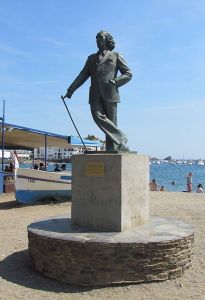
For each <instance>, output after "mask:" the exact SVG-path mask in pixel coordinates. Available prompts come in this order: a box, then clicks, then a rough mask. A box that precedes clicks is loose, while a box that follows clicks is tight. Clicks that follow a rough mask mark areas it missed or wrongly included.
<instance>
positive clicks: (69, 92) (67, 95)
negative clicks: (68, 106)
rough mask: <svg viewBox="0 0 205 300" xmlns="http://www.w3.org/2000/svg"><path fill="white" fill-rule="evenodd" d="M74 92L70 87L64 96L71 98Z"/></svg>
mask: <svg viewBox="0 0 205 300" xmlns="http://www.w3.org/2000/svg"><path fill="white" fill-rule="evenodd" d="M72 94H73V93H72V92H71V90H69V89H68V90H67V93H66V95H65V96H64V98H69V99H70V98H71V97H72Z"/></svg>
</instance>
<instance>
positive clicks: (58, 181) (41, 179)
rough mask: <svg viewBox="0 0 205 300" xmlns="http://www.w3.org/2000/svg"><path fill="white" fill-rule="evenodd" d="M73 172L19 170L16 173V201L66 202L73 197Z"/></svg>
mask: <svg viewBox="0 0 205 300" xmlns="http://www.w3.org/2000/svg"><path fill="white" fill-rule="evenodd" d="M71 181H72V178H71V172H68V173H67V172H47V171H40V170H35V169H23V168H19V169H17V172H16V179H15V187H16V192H15V193H16V200H17V201H18V202H20V203H35V202H38V201H41V200H44V199H48V198H50V199H55V200H66V199H68V198H69V197H70V196H71Z"/></svg>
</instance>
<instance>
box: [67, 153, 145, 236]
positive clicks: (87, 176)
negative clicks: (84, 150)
mask: <svg viewBox="0 0 205 300" xmlns="http://www.w3.org/2000/svg"><path fill="white" fill-rule="evenodd" d="M72 165H73V169H72V175H73V182H72V210H71V216H72V224H73V225H77V226H80V227H82V228H89V230H93V231H106V232H109V231H110V232H116V231H118V232H121V231H124V230H127V229H129V228H131V227H135V226H138V225H141V224H144V223H146V222H148V220H149V163H148V157H147V156H143V155H138V154H136V153H129V152H125V153H119V154H87V155H78V156H73V157H72Z"/></svg>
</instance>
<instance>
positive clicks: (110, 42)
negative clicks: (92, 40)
mask: <svg viewBox="0 0 205 300" xmlns="http://www.w3.org/2000/svg"><path fill="white" fill-rule="evenodd" d="M96 42H97V46H98V48H99V50H105V49H108V50H113V49H114V48H115V41H114V39H113V37H112V36H111V34H109V33H108V32H107V31H104V30H101V31H100V32H98V34H97V35H96Z"/></svg>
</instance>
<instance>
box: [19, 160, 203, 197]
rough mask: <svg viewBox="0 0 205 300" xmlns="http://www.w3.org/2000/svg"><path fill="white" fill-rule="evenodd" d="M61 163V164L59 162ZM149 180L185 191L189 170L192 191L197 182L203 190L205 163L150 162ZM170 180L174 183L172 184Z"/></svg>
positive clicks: (69, 167) (27, 166)
mask: <svg viewBox="0 0 205 300" xmlns="http://www.w3.org/2000/svg"><path fill="white" fill-rule="evenodd" d="M59 165H61V164H59ZM20 167H21V168H22V167H23V168H32V165H31V164H27V165H25V164H22V165H20ZM54 168H55V164H48V167H47V170H48V171H53V170H54ZM71 168H72V165H71V164H70V163H67V164H66V170H71ZM149 170H150V172H149V180H150V181H151V180H152V179H155V180H156V181H157V184H158V186H159V188H160V187H161V186H162V185H163V186H164V187H165V189H166V190H167V191H170V192H181V191H186V190H187V187H186V175H187V173H189V172H191V173H192V174H193V177H192V179H193V191H195V190H196V187H197V185H198V184H199V183H201V184H202V185H203V186H204V190H205V165H204V166H201V165H198V164H196V163H195V164H193V165H188V164H177V163H176V164H173V163H161V164H151V165H150V167H149ZM172 182H174V183H175V184H174V185H173V184H172Z"/></svg>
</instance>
